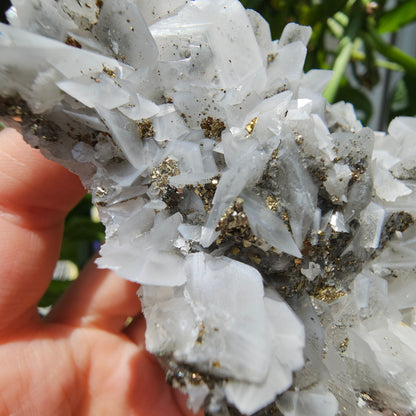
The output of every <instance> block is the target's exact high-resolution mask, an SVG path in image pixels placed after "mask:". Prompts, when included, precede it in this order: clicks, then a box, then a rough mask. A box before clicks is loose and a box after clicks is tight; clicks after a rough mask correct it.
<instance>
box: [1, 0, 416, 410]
mask: <svg viewBox="0 0 416 416" xmlns="http://www.w3.org/2000/svg"><path fill="white" fill-rule="evenodd" d="M12 3H13V7H12V8H11V9H10V10H9V11H8V19H9V22H10V25H4V24H2V25H1V26H0V54H1V60H0V91H1V95H2V98H1V104H2V106H1V108H3V109H5V112H6V113H7V114H9V115H15V114H17V113H18V114H19V116H20V117H21V118H22V120H23V121H22V124H23V130H24V135H25V138H26V140H27V141H28V142H29V143H30V144H31V145H32V146H35V147H38V148H40V149H41V151H42V152H43V154H45V155H46V156H47V157H48V158H51V159H53V160H55V161H57V162H59V163H61V164H62V165H64V166H66V167H67V168H68V169H70V170H72V171H73V172H75V173H77V174H78V175H79V176H80V177H81V179H82V181H83V183H84V185H85V187H86V188H87V189H88V190H89V191H90V192H91V193H92V197H93V202H94V204H95V205H96V206H97V208H98V210H99V213H100V217H101V220H102V222H103V223H104V225H105V226H106V241H105V243H104V245H103V246H102V248H101V251H100V257H99V258H98V260H97V264H98V265H99V267H103V268H110V269H113V270H114V271H116V272H117V274H118V275H119V276H120V277H121V278H125V279H129V280H132V281H134V282H138V283H140V284H141V288H140V290H139V293H138V295H139V297H140V299H141V302H142V306H143V313H144V315H145V317H146V320H147V330H146V347H147V349H148V350H149V351H150V352H151V353H153V354H155V355H156V356H157V357H158V358H159V359H160V362H161V364H162V365H163V367H164V368H165V369H166V375H167V380H168V382H170V383H171V384H172V385H174V386H175V387H177V388H179V389H181V390H182V391H184V392H186V393H187V394H188V396H189V401H188V404H189V406H190V407H191V408H192V409H194V410H195V411H197V410H198V409H199V408H200V407H203V408H204V409H205V410H206V412H207V414H211V415H217V416H227V415H238V414H243V415H253V414H256V415H266V414H272V413H273V414H280V415H282V414H283V415H284V416H314V415H316V416H322V415H324V416H335V415H344V416H355V415H356V416H364V415H374V416H376V415H380V416H381V415H403V416H404V415H411V414H415V412H416V358H415V357H416V309H415V308H416V278H415V277H416V276H415V272H414V268H415V258H416V231H415V227H414V226H413V223H414V215H415V214H416V199H415V192H414V190H415V188H416V182H415V181H416V162H415V161H416V153H415V149H416V146H415V140H416V120H415V119H413V118H408V117H401V118H397V119H395V120H393V121H392V123H391V124H390V126H389V129H388V132H387V133H379V132H373V131H372V130H370V129H369V128H365V127H363V126H362V125H361V123H360V121H358V119H357V118H356V115H355V111H354V108H353V107H352V105H350V104H348V103H344V102H339V103H336V104H334V105H329V104H328V103H327V102H326V101H325V99H324V98H323V97H322V91H323V90H324V88H325V86H326V84H327V82H328V81H329V79H330V78H331V72H330V71H324V70H312V71H309V72H308V73H306V74H305V73H304V72H303V64H304V59H305V56H306V52H307V48H306V46H307V43H308V41H309V37H310V36H311V29H310V28H308V27H302V26H299V25H297V24H295V23H290V24H288V25H287V26H286V28H285V29H284V31H283V33H282V34H281V37H280V40H272V39H271V37H270V30H269V27H268V24H267V22H266V21H265V20H264V19H263V18H262V17H261V16H260V15H259V14H257V13H256V12H254V11H253V10H245V9H244V8H243V6H242V5H241V4H240V3H239V2H238V1H237V0H193V1H191V0H151V1H144V0H111V1H110V0H104V1H92V0H85V1H83V2H78V1H75V0H13V1H12ZM138 371H139V369H138Z"/></svg>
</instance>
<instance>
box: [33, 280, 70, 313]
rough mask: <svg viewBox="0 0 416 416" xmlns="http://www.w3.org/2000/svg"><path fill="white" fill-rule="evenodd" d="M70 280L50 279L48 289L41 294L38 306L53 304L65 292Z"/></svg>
mask: <svg viewBox="0 0 416 416" xmlns="http://www.w3.org/2000/svg"><path fill="white" fill-rule="evenodd" d="M70 284H71V281H67V280H66V281H61V280H52V281H51V283H50V284H49V287H48V290H47V291H46V293H45V294H44V295H43V296H42V299H41V300H40V302H39V304H38V306H41V307H45V306H49V305H54V304H55V303H56V301H57V300H58V299H59V298H60V296H61V295H62V294H63V293H64V292H65V290H66V289H67V288H68V286H69V285H70Z"/></svg>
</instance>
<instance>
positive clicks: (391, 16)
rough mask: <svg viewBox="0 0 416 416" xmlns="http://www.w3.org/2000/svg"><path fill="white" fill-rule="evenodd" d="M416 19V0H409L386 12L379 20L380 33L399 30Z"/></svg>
mask: <svg viewBox="0 0 416 416" xmlns="http://www.w3.org/2000/svg"><path fill="white" fill-rule="evenodd" d="M414 20H416V0H407V1H405V2H403V3H400V4H399V5H398V6H396V7H395V8H394V9H392V10H389V11H388V12H387V13H385V14H384V15H383V16H382V17H381V18H380V20H379V22H378V31H379V33H391V32H397V30H399V29H400V28H401V27H403V26H405V25H407V24H409V23H411V22H413V21H414Z"/></svg>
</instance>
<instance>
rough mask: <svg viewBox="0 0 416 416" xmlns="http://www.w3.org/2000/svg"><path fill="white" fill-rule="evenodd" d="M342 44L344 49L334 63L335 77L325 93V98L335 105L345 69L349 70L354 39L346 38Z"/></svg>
mask: <svg viewBox="0 0 416 416" xmlns="http://www.w3.org/2000/svg"><path fill="white" fill-rule="evenodd" d="M341 43H342V44H343V46H342V49H341V51H340V53H339V54H338V56H337V57H336V59H335V62H334V67H333V71H334V75H333V76H332V78H331V80H330V81H329V83H328V85H327V86H326V88H325V90H324V92H323V96H324V98H325V99H326V100H327V101H328V102H329V103H333V102H334V100H335V96H336V95H337V91H338V88H339V85H340V83H341V80H342V77H343V76H344V72H345V69H346V68H347V65H348V63H349V62H350V58H351V53H352V50H353V46H354V45H353V41H352V39H351V38H349V37H344V38H343V39H342V41H341Z"/></svg>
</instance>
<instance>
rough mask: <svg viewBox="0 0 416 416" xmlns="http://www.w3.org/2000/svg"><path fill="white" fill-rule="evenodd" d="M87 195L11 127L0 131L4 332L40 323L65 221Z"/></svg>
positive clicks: (0, 314) (0, 320)
mask: <svg viewBox="0 0 416 416" xmlns="http://www.w3.org/2000/svg"><path fill="white" fill-rule="evenodd" d="M84 193H85V190H84V189H83V187H82V185H81V182H80V180H79V179H78V177H77V176H75V175H74V174H72V173H70V172H69V171H67V170H66V169H65V168H63V167H62V166H60V165H58V164H57V163H54V162H51V161H49V160H46V159H45V158H44V157H43V156H42V155H41V153H40V152H39V151H38V150H35V149H32V148H31V147H30V146H29V145H28V144H26V143H25V142H24V141H23V138H22V136H21V135H20V134H19V133H18V132H17V131H16V130H12V129H4V130H2V131H1V132H0V235H1V236H2V238H0V253H1V261H0V334H1V333H2V332H5V331H7V330H8V329H9V328H10V327H11V326H13V327H14V328H16V327H18V326H22V325H26V324H27V323H28V322H34V321H35V320H36V319H38V315H37V309H36V306H37V303H38V301H39V299H40V297H41V296H42V294H43V293H44V292H45V290H46V289H47V287H48V284H49V282H50V279H51V276H52V273H53V270H54V267H55V264H56V261H57V259H58V256H59V251H60V244H61V238H62V232H63V224H64V219H65V216H66V214H67V212H68V211H69V210H70V209H71V208H72V207H73V206H74V205H75V204H76V203H77V201H78V200H79V199H80V198H81V197H82V195H83V194H84Z"/></svg>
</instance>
